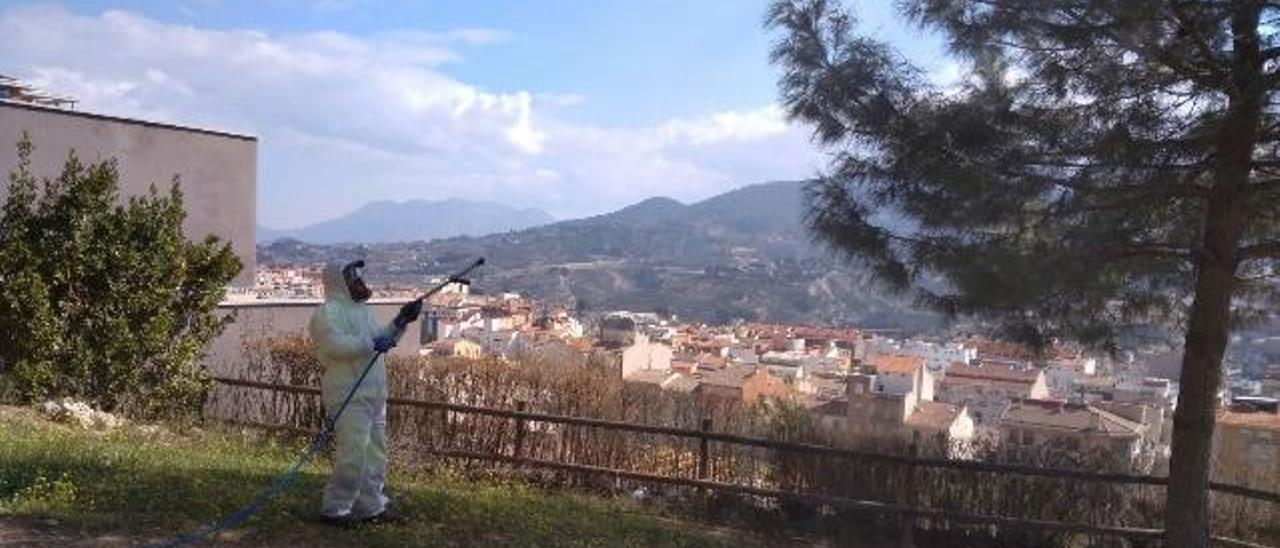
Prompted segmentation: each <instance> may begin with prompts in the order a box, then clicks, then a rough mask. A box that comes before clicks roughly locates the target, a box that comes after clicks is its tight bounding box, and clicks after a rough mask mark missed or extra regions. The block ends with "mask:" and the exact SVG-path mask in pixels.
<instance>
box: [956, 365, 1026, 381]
mask: <svg viewBox="0 0 1280 548" xmlns="http://www.w3.org/2000/svg"><path fill="white" fill-rule="evenodd" d="M1039 376H1040V370H1038V369H1018V368H1015V367H1009V366H1007V365H965V364H962V363H956V364H953V365H952V366H951V367H948V368H947V374H946V377H945V379H951V378H957V379H959V378H965V379H975V380H996V381H1004V382H1017V383H1026V384H1034V383H1035V382H1036V378H1038V377H1039Z"/></svg>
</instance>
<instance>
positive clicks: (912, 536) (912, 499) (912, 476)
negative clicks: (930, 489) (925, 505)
mask: <svg viewBox="0 0 1280 548" xmlns="http://www.w3.org/2000/svg"><path fill="white" fill-rule="evenodd" d="M907 452H908V454H909V455H911V458H916V457H918V456H920V448H919V447H918V446H916V444H915V443H914V442H912V444H911V446H910V447H908V448H907ZM906 467H907V482H906V483H907V485H906V491H907V492H906V502H907V509H908V510H909V511H914V510H916V508H917V506H918V504H919V492H918V490H919V485H918V484H917V482H916V472H917V470H916V465H914V464H907V465H906ZM898 524H899V526H900V527H901V528H902V538H901V539H899V543H898V546H900V547H901V548H915V546H916V516H915V514H911V513H909V512H908V513H902V514H899V520H898Z"/></svg>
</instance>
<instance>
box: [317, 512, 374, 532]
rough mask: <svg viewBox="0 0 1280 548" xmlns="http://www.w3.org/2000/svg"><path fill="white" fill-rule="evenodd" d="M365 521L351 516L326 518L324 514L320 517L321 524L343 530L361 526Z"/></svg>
mask: <svg viewBox="0 0 1280 548" xmlns="http://www.w3.org/2000/svg"><path fill="white" fill-rule="evenodd" d="M363 521H364V520H362V519H360V518H357V517H354V516H352V515H351V514H346V515H342V516H326V515H324V514H321V515H320V523H323V524H325V525H329V526H332V527H339V528H342V529H351V528H354V527H356V526H358V525H360V523H361V522H363Z"/></svg>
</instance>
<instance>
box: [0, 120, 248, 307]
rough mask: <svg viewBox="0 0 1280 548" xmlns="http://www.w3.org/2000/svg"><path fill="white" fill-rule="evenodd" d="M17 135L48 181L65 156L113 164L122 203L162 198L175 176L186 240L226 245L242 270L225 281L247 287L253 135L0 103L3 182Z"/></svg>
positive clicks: (1, 194)
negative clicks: (152, 192) (211, 238)
mask: <svg viewBox="0 0 1280 548" xmlns="http://www.w3.org/2000/svg"><path fill="white" fill-rule="evenodd" d="M23 132H26V133H27V134H28V135H29V136H30V137H31V142H32V144H33V145H35V153H34V155H33V158H32V163H33V166H32V167H33V168H34V172H35V174H36V175H37V176H39V177H56V176H57V174H58V173H60V172H61V170H62V165H63V163H64V162H65V161H66V159H67V154H68V153H70V152H71V151H72V150H75V151H76V154H77V156H79V158H80V160H81V161H82V162H84V163H91V162H97V161H101V160H107V159H110V158H116V159H117V160H118V161H119V170H120V187H121V194H122V195H123V196H124V197H127V196H133V195H140V194H145V193H146V192H147V190H148V189H149V188H150V186H151V185H152V184H154V185H155V186H156V188H157V189H158V190H160V191H161V192H167V191H168V189H169V185H170V183H171V182H172V180H173V177H174V176H175V175H177V176H178V177H179V178H180V180H181V188H182V192H183V194H184V197H185V200H186V209H187V220H186V226H185V229H186V232H187V235H188V237H190V238H192V239H201V238H204V237H205V236H206V235H209V234H213V235H215V236H218V237H219V238H222V239H223V240H227V241H230V242H231V246H232V249H233V250H234V251H235V253H236V255H237V256H238V257H240V261H241V262H242V263H243V264H244V269H243V270H241V272H240V275H239V276H237V277H236V279H235V281H234V282H233V283H235V284H236V285H242V286H248V285H252V284H253V274H254V265H255V261H254V238H255V219H256V208H257V161H258V160H257V155H258V142H257V139H255V138H254V137H249V136H244V135H234V134H229V133H221V132H214V131H207V130H200V129H193V128H184V127H179V126H172V125H168V124H157V123H151V122H143V121H139V120H130V119H125V118H117V117H111V116H102V115H97V114H90V113H85V112H77V111H69V110H62V109H53V108H47V107H41V106H35V105H29V104H26V103H14V102H9V101H0V172H3V174H4V175H5V176H6V178H5V180H6V181H7V175H8V173H9V171H10V170H11V169H12V168H13V166H14V165H15V164H16V162H17V155H18V154H17V146H16V145H17V143H18V140H19V139H20V138H21V136H22V133H23ZM5 186H6V185H3V184H0V199H3V198H4V195H5V194H6V193H7V190H6V188H4V187H5Z"/></svg>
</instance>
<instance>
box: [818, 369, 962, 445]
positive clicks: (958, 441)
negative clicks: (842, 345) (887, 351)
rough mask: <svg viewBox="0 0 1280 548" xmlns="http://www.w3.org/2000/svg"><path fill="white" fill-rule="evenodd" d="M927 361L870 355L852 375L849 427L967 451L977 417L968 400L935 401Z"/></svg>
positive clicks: (862, 432) (856, 434)
mask: <svg viewBox="0 0 1280 548" xmlns="http://www.w3.org/2000/svg"><path fill="white" fill-rule="evenodd" d="M924 363H925V361H924V358H920V357H918V356H897V355H894V356H890V355H878V356H871V357H869V358H868V361H867V363H866V364H864V365H863V367H862V370H861V371H860V372H858V373H854V374H851V375H849V377H848V383H849V384H848V392H847V395H846V398H847V400H848V413H847V417H848V420H847V421H845V423H844V425H843V427H844V428H845V429H846V432H848V433H850V434H852V435H853V436H854V437H863V438H874V439H887V440H896V441H905V442H909V443H912V444H917V445H918V446H919V445H928V446H931V447H938V448H941V450H943V451H944V452H945V453H946V454H947V455H949V456H953V457H963V456H965V455H967V454H968V451H969V449H970V448H971V445H972V443H973V441H974V439H975V434H976V431H975V427H974V421H973V418H972V417H971V416H970V415H969V411H968V409H967V408H965V407H964V406H963V405H954V404H950V403H944V402H940V401H933V396H934V378H933V374H932V373H930V372H929V370H928V368H926V367H925V365H924ZM827 422H832V421H827Z"/></svg>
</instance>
